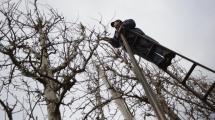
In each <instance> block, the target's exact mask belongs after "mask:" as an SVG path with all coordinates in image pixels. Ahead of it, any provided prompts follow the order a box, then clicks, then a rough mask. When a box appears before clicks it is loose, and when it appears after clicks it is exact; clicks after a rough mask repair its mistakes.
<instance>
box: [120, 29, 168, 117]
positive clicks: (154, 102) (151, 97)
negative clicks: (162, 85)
mask: <svg viewBox="0 0 215 120" xmlns="http://www.w3.org/2000/svg"><path fill="white" fill-rule="evenodd" d="M120 37H121V38H122V41H123V44H124V46H125V48H126V50H127V52H128V54H129V56H130V59H131V61H132V64H133V65H134V73H135V74H136V76H137V77H138V79H139V81H140V83H141V84H142V86H143V89H144V91H145V93H146V96H147V97H148V99H149V102H150V104H151V105H152V107H153V109H154V111H155V113H156V115H157V117H158V119H159V120H166V117H165V114H164V112H163V110H162V108H161V105H160V104H159V102H158V100H157V98H156V96H155V93H154V92H153V91H152V89H151V87H150V86H149V84H148V82H147V80H146V78H145V77H144V75H143V72H142V70H141V69H140V67H139V65H138V64H137V61H136V59H135V57H134V55H133V52H132V50H131V48H130V46H129V45H128V42H127V39H126V38H125V36H124V35H123V34H122V33H121V34H120Z"/></svg>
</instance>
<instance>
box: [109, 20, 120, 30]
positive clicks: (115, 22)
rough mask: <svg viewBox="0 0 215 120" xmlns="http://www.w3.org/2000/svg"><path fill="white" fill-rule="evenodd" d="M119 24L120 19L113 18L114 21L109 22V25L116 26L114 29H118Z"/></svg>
mask: <svg viewBox="0 0 215 120" xmlns="http://www.w3.org/2000/svg"><path fill="white" fill-rule="evenodd" d="M121 24H122V21H121V20H115V21H114V22H112V23H111V26H112V27H114V28H116V29H119V27H120V25H121Z"/></svg>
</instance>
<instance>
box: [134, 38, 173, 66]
mask: <svg viewBox="0 0 215 120" xmlns="http://www.w3.org/2000/svg"><path fill="white" fill-rule="evenodd" d="M132 50H133V52H134V54H137V55H139V56H140V57H143V58H144V59H146V60H148V61H150V62H152V63H154V64H156V65H158V66H160V65H161V64H162V63H163V62H164V60H165V55H167V54H169V53H171V51H170V50H168V49H166V48H164V47H162V46H159V43H155V42H150V41H147V40H144V39H142V40H140V41H137V43H136V44H135V45H134V46H133V47H132ZM150 50H151V51H150ZM149 51H150V52H149Z"/></svg>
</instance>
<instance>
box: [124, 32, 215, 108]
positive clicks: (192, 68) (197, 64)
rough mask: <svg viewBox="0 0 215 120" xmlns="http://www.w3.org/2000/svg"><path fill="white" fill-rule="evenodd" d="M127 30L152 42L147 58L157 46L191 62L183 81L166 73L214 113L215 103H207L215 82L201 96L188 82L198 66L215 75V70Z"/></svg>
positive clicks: (168, 72)
mask: <svg viewBox="0 0 215 120" xmlns="http://www.w3.org/2000/svg"><path fill="white" fill-rule="evenodd" d="M127 30H129V31H130V32H132V33H134V34H136V35H138V36H140V37H142V38H144V39H146V40H148V41H150V42H152V45H151V47H150V49H149V51H148V53H147V54H146V55H147V56H148V55H149V54H151V52H152V50H153V48H154V47H155V46H159V47H163V48H164V49H167V50H169V51H171V52H173V53H175V54H176V55H178V56H180V57H181V58H183V59H186V60H187V61H189V62H191V63H192V66H191V67H190V69H189V71H188V72H187V74H186V75H185V77H184V78H183V80H181V79H179V78H178V77H177V76H175V75H174V74H173V73H171V72H170V71H169V70H164V71H165V72H166V73H167V74H169V75H170V76H171V77H172V78H173V79H175V80H177V81H178V82H179V83H180V84H182V86H184V87H185V88H186V89H187V90H188V91H190V92H191V93H193V95H195V96H196V97H197V98H199V99H200V100H201V101H202V102H203V103H204V104H206V105H207V106H208V107H210V108H211V110H212V111H215V105H214V104H213V103H211V102H209V101H207V98H208V95H209V94H211V92H212V90H213V89H214V88H215V81H214V82H213V84H212V85H211V86H210V87H209V89H208V90H207V91H206V93H205V94H204V95H201V94H199V93H198V92H196V91H195V90H194V89H192V88H191V87H190V86H188V85H187V80H188V78H189V76H190V75H191V73H192V72H193V70H194V69H195V68H196V66H199V67H201V68H204V69H205V70H208V71H210V72H212V73H215V70H212V69H211V68H208V67H206V66H204V65H202V64H200V63H198V62H196V61H194V60H191V59H189V58H187V57H185V56H183V55H181V54H179V53H177V52H175V51H172V50H170V49H168V48H166V47H164V46H162V45H160V44H157V43H155V42H153V41H154V40H153V39H152V38H150V37H148V36H145V35H142V34H139V33H137V32H135V31H133V30H132V29H127ZM150 39H151V40H150ZM213 102H214V103H215V99H214V100H213Z"/></svg>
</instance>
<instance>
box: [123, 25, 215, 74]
mask: <svg viewBox="0 0 215 120" xmlns="http://www.w3.org/2000/svg"><path fill="white" fill-rule="evenodd" d="M126 30H129V31H130V32H132V33H134V34H136V35H138V36H140V37H142V38H145V40H147V41H150V42H153V43H154V44H156V45H158V46H160V47H163V48H165V49H167V50H169V51H171V52H174V53H175V54H177V55H178V56H180V57H182V58H184V59H186V60H188V61H190V62H192V63H195V64H196V65H198V66H200V67H202V68H204V69H207V70H209V71H211V72H213V73H215V70H213V69H211V68H209V67H206V66H204V65H202V64H200V63H198V62H196V61H194V60H192V59H190V58H188V57H185V56H184V55H181V54H179V53H177V52H175V51H173V50H170V49H169V48H167V47H165V46H163V45H161V44H157V43H156V42H154V41H155V40H154V39H153V38H151V37H149V36H148V37H147V36H144V35H142V34H140V33H137V32H135V31H133V30H132V29H129V28H126Z"/></svg>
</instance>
